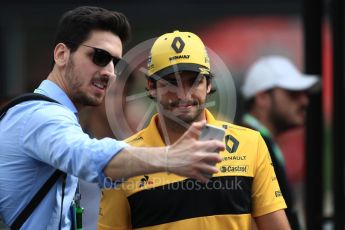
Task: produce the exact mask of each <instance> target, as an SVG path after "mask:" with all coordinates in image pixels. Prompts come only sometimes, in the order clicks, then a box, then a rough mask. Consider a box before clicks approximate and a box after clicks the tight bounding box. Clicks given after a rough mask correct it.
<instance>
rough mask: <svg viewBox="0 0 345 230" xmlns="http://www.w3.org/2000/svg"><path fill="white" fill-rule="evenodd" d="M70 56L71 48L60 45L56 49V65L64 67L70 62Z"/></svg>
mask: <svg viewBox="0 0 345 230" xmlns="http://www.w3.org/2000/svg"><path fill="white" fill-rule="evenodd" d="M69 55H70V50H69V48H68V47H67V46H66V45H65V44H63V43H59V44H57V45H56V46H55V49H54V61H55V64H56V65H59V66H64V65H66V63H67V62H68V59H69Z"/></svg>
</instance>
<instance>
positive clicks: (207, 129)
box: [199, 124, 225, 178]
mask: <svg viewBox="0 0 345 230" xmlns="http://www.w3.org/2000/svg"><path fill="white" fill-rule="evenodd" d="M224 136H225V129H223V128H219V127H216V126H213V125H208V124H206V125H205V126H204V127H203V128H202V130H201V135H200V137H199V140H219V141H223V140H224ZM214 152H215V153H219V149H215V150H214ZM204 176H205V177H207V178H211V177H212V174H204Z"/></svg>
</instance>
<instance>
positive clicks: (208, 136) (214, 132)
mask: <svg viewBox="0 0 345 230" xmlns="http://www.w3.org/2000/svg"><path fill="white" fill-rule="evenodd" d="M224 136H225V129H223V128H219V127H216V126H213V125H209V124H206V125H205V126H204V127H203V128H202V130H201V135H200V137H199V140H219V141H223V139H224Z"/></svg>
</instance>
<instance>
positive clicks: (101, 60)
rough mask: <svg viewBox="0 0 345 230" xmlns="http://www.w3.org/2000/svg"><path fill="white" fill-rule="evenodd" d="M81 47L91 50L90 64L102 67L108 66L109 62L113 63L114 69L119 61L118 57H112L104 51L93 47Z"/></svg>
mask: <svg viewBox="0 0 345 230" xmlns="http://www.w3.org/2000/svg"><path fill="white" fill-rule="evenodd" d="M81 46H85V47H89V48H92V49H93V51H94V52H93V54H92V62H93V63H94V64H96V65H98V66H101V67H104V66H106V65H108V64H109V62H110V61H113V63H114V67H115V66H116V64H117V63H118V62H119V61H120V60H121V58H119V57H113V56H111V54H110V53H109V52H108V51H105V50H103V49H100V48H96V47H93V46H88V45H83V44H81Z"/></svg>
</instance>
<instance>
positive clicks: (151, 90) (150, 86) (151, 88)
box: [147, 79, 157, 98]
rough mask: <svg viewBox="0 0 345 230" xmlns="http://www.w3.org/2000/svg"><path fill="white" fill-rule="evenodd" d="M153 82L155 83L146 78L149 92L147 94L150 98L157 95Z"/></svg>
mask: <svg viewBox="0 0 345 230" xmlns="http://www.w3.org/2000/svg"><path fill="white" fill-rule="evenodd" d="M155 84H157V83H156V82H154V81H152V80H149V79H147V91H148V93H149V96H150V97H152V98H156V97H157V87H156V85H155Z"/></svg>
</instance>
